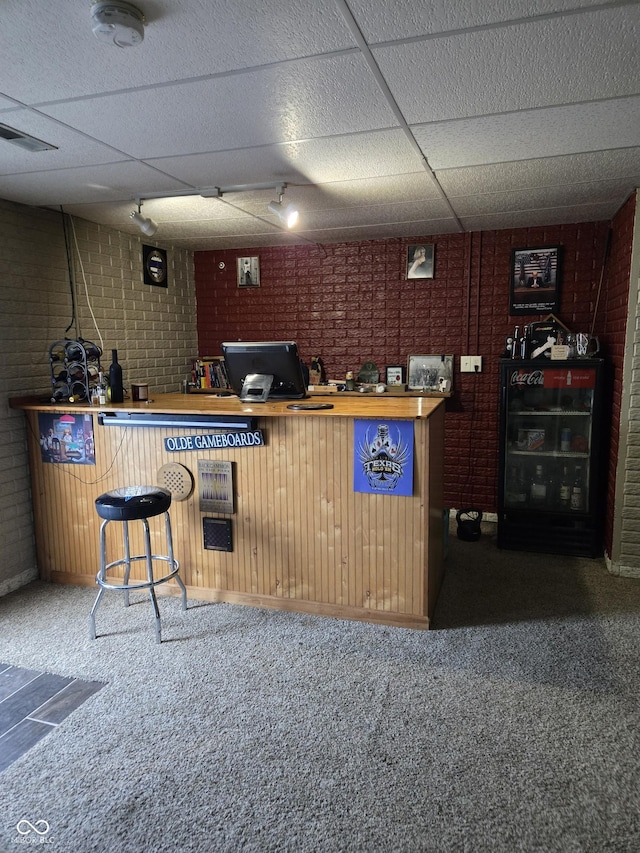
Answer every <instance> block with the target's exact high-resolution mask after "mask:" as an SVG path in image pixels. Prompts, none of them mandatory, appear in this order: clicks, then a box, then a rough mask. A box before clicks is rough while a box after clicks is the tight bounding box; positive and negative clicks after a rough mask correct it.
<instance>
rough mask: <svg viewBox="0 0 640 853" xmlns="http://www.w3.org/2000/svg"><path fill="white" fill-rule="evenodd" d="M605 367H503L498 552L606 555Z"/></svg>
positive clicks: (524, 363)
mask: <svg viewBox="0 0 640 853" xmlns="http://www.w3.org/2000/svg"><path fill="white" fill-rule="evenodd" d="M603 367H604V362H603V360H602V359H596V358H586V359H579V360H571V361H551V360H548V359H535V360H517V359H501V361H500V386H501V413H500V470H499V488H498V547H499V548H510V549H514V550H521V551H542V552H545V553H549V554H574V555H576V556H584V557H597V556H600V555H601V554H602V553H603V541H602V538H603V516H604V506H603V502H604V485H603V474H602V472H603V465H602V462H603V458H604V450H605V449H604V446H603V411H602V409H603Z"/></svg>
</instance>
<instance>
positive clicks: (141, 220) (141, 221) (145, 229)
mask: <svg viewBox="0 0 640 853" xmlns="http://www.w3.org/2000/svg"><path fill="white" fill-rule="evenodd" d="M140 207H141V205H140V204H138V209H137V210H134V211H133V212H132V214H131V219H132V221H133V222H135V223H136V225H137V226H138V228H139V229H140V230H141V231H142V233H143V234H146V236H147V237H153V235H154V234H155V233H156V231H157V230H158V225H157V223H156V222H154V221H153V219H148V218H147V217H146V216H143V215H142V214H141V213H140Z"/></svg>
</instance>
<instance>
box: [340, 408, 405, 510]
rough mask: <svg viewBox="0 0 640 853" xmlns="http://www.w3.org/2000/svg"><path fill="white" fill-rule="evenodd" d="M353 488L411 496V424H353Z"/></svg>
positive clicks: (360, 422) (391, 422)
mask: <svg viewBox="0 0 640 853" xmlns="http://www.w3.org/2000/svg"><path fill="white" fill-rule="evenodd" d="M353 435H354V446H353V451H354V452H353V489H354V491H355V492H369V493H370V494H388V495H404V496H410V495H412V494H413V421H393V420H389V421H379V420H356V421H355V422H354V434H353Z"/></svg>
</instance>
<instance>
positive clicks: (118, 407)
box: [10, 393, 444, 420]
mask: <svg viewBox="0 0 640 853" xmlns="http://www.w3.org/2000/svg"><path fill="white" fill-rule="evenodd" d="M443 403H444V398H440V399H439V398H435V397H414V396H407V397H397V396H390V395H389V396H388V395H386V394H376V393H367V394H361V395H359V396H358V395H354V394H350V395H349V396H348V397H347V396H345V397H341V396H340V394H332V395H331V396H330V398H329V399H328V398H327V396H320V395H319V396H313V395H310V396H308V397H306V398H305V399H304V400H282V401H280V400H279V401H277V402H276V401H271V400H269V401H267V402H266V403H242V402H240V400H239V399H238V397H236V396H234V395H229V396H222V395H217V394H152V395H151V397H150V398H149V400H145V401H140V402H136V401H132V400H125V402H124V403H108V404H106V405H104V406H92V405H90V404H89V403H68V402H66V403H65V402H60V403H51V402H49V401H48V400H47V399H46V397H44V396H39V397H37V396H36V397H14V398H13V399H11V400H10V405H11V407H12V408H14V409H24V410H29V411H42V412H73V411H77V412H92V413H96V414H98V413H99V412H136V411H143V412H149V413H153V414H185V415H250V416H252V417H261V418H268V417H282V416H287V417H301V416H302V417H304V416H308V415H313V416H316V417H323V418H325V417H329V418H331V417H346V418H395V419H402V418H404V419H412V420H415V419H418V418H428V417H429V416H430V415H431V414H432V413H433V412H434V411H435V410H436V409H437V408H439V407H440V406H441V405H443ZM292 405H299V406H301V407H302V408H299V409H292V408H290V407H291V406H292ZM309 406H323V408H308V407H309ZM324 406H330V408H324Z"/></svg>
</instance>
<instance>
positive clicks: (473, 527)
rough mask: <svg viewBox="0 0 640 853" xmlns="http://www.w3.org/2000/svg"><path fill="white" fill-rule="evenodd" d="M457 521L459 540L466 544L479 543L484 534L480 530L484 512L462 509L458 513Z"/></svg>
mask: <svg viewBox="0 0 640 853" xmlns="http://www.w3.org/2000/svg"><path fill="white" fill-rule="evenodd" d="M456 521H457V522H458V539H462V540H463V541H464V542H477V541H478V539H479V538H480V535H481V533H482V530H481V529H480V524H481V522H482V510H479V509H460V510H458V512H457V513H456Z"/></svg>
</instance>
